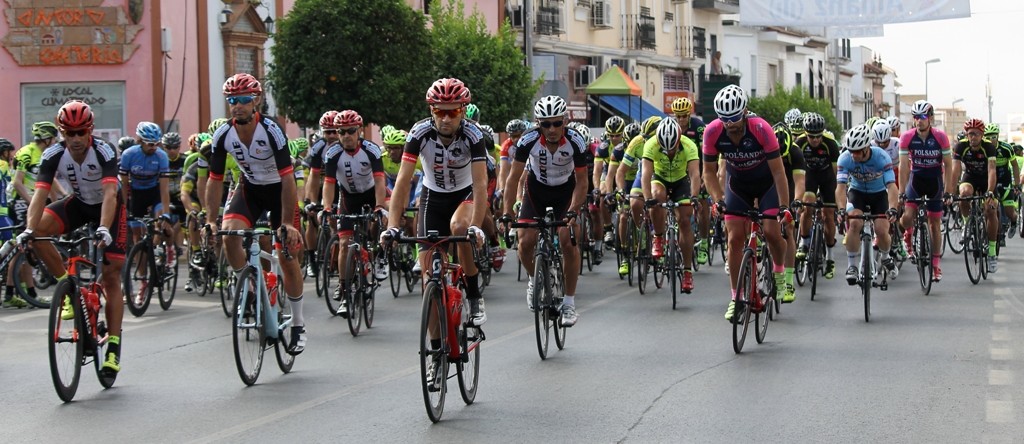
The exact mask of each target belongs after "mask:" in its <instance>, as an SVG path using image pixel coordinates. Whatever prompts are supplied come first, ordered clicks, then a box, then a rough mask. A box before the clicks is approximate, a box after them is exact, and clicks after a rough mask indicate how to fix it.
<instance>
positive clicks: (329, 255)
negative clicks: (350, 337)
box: [317, 238, 344, 316]
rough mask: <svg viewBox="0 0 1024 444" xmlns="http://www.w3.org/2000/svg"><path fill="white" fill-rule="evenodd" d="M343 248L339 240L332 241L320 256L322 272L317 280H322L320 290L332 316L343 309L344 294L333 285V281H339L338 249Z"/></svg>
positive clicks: (318, 274)
mask: <svg viewBox="0 0 1024 444" xmlns="http://www.w3.org/2000/svg"><path fill="white" fill-rule="evenodd" d="M340 247H341V244H340V243H339V241H338V239H337V238H334V239H331V240H330V241H329V242H328V243H327V246H326V247H325V249H324V254H323V255H322V256H320V264H319V265H320V271H319V272H318V273H317V279H318V280H320V290H321V291H323V296H324V302H326V303H327V311H328V312H329V313H330V314H331V316H337V315H338V308H340V307H341V298H343V297H344V294H343V293H344V292H342V294H339V293H338V292H336V291H335V290H334V289H333V288H331V287H332V285H331V281H332V280H336V279H338V249H339V248H340Z"/></svg>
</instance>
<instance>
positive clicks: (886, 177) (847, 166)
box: [836, 147, 896, 193]
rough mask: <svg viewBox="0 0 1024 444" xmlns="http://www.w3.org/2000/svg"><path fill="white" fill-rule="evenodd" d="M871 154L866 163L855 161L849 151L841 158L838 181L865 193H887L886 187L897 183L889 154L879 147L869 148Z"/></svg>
mask: <svg viewBox="0 0 1024 444" xmlns="http://www.w3.org/2000/svg"><path fill="white" fill-rule="evenodd" d="M868 149H870V150H871V154H870V155H869V156H868V159H867V160H865V161H864V162H858V161H856V160H854V159H853V154H851V153H850V152H849V151H846V152H844V153H843V154H842V155H840V156H839V162H838V169H839V171H838V174H837V176H836V180H837V181H838V182H839V183H841V184H848V185H849V189H852V190H857V191H861V192H864V193H877V192H880V191H885V187H886V185H888V184H890V183H896V174H895V173H893V170H892V159H890V158H889V154H888V153H886V152H885V151H884V150H882V149H881V148H878V147H872V148H868Z"/></svg>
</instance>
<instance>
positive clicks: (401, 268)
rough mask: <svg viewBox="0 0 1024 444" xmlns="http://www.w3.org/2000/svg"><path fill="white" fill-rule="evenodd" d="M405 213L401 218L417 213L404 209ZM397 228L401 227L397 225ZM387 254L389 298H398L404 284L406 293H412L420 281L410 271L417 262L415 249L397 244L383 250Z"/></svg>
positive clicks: (413, 210) (416, 274)
mask: <svg viewBox="0 0 1024 444" xmlns="http://www.w3.org/2000/svg"><path fill="white" fill-rule="evenodd" d="M405 211H406V213H407V214H405V215H403V216H402V217H409V216H408V213H409V212H415V211H418V208H417V207H409V208H406V209H405ZM399 226H403V225H402V224H399ZM384 252H385V253H386V254H387V258H388V259H387V260H388V268H389V269H390V271H391V272H390V273H389V274H388V280H389V281H390V283H391V296H393V297H396V298H397V297H398V294H399V293H400V292H401V291H402V283H403V282H404V283H405V287H406V291H408V292H410V293H412V288H413V285H415V284H416V282H418V281H419V280H420V273H413V272H412V269H413V267H415V266H416V261H417V260H419V259H418V258H417V257H416V249H415V248H413V246H412V245H410V244H397V245H394V246H392V247H391V248H387V249H385V250H384Z"/></svg>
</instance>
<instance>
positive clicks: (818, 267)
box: [795, 198, 826, 301]
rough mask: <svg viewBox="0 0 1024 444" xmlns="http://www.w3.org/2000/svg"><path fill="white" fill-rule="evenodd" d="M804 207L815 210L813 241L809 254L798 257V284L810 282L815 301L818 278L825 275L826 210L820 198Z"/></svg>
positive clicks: (812, 227)
mask: <svg viewBox="0 0 1024 444" xmlns="http://www.w3.org/2000/svg"><path fill="white" fill-rule="evenodd" d="M802 206H803V207H806V208H812V209H813V210H812V211H813V212H812V213H811V229H810V234H811V236H810V239H811V240H810V243H809V244H808V245H807V253H806V254H805V255H804V257H803V258H800V257H797V259H796V270H795V273H796V278H797V279H796V282H797V284H799V285H800V286H803V285H804V283H806V282H807V281H810V283H811V300H812V301H813V300H814V296H815V295H816V294H817V293H818V276H824V275H825V260H826V258H825V249H826V247H825V220H824V212H823V211H822V209H823V208H825V203H824V202H822V200H821V199H820V198H818V199H816V200H815V201H814V202H813V203H804V204H802ZM797 233H799V231H797Z"/></svg>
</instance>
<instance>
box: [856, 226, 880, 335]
mask: <svg viewBox="0 0 1024 444" xmlns="http://www.w3.org/2000/svg"><path fill="white" fill-rule="evenodd" d="M864 223H865V224H868V223H871V221H869V220H865V221H864ZM864 229H865V230H866V229H867V228H864ZM872 251H873V249H872V247H871V239H864V240H862V241H861V246H860V294H861V297H862V298H863V299H864V322H871V286H872V284H873V283H874V279H875V273H874V269H875V263H874V261H875V260H874V257H873V256H874V254H873V253H872ZM883 273H886V271H883Z"/></svg>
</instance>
